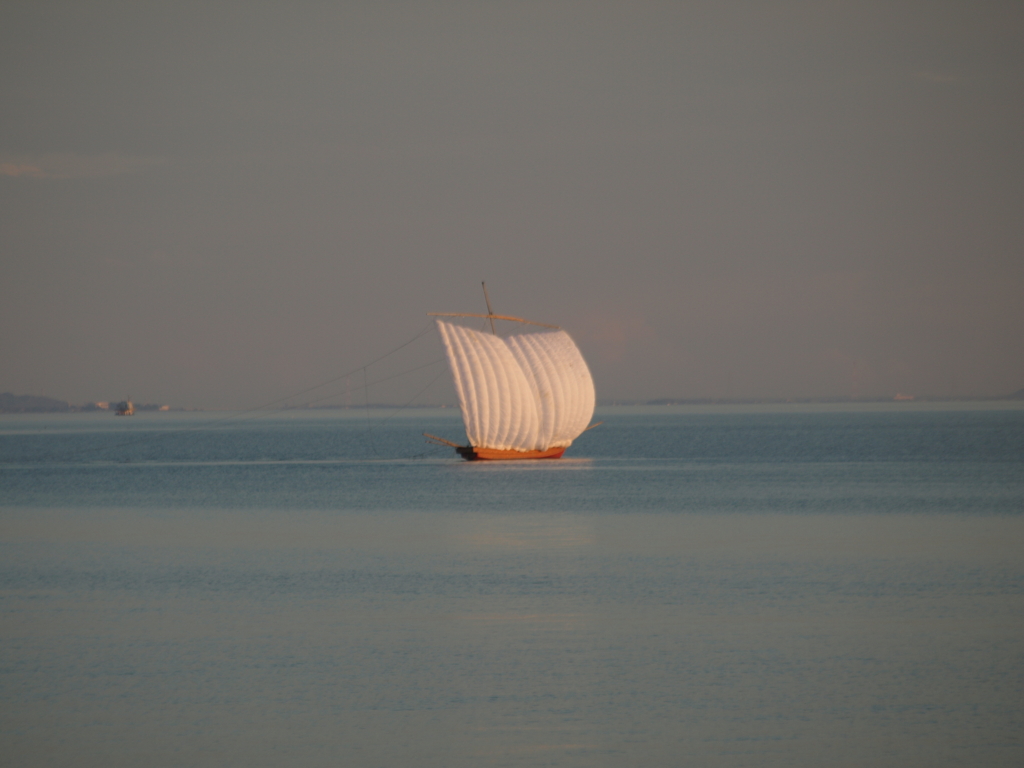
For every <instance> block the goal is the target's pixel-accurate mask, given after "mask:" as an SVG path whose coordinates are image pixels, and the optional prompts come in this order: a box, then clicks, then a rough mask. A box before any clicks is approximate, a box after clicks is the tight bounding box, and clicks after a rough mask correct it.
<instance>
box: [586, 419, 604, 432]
mask: <svg viewBox="0 0 1024 768" xmlns="http://www.w3.org/2000/svg"><path fill="white" fill-rule="evenodd" d="M602 424H604V422H603V421H595V422H594V423H593V424H591V425H590V426H589V427H587V428H586V429H584V430H583V432H589V431H590V430H592V429H593V428H594V427H600V426H601V425H602ZM583 432H580V434H581V435H582V434H583Z"/></svg>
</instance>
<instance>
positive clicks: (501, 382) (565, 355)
mask: <svg viewBox="0 0 1024 768" xmlns="http://www.w3.org/2000/svg"><path fill="white" fill-rule="evenodd" d="M485 294H486V287H485ZM487 308H488V313H487V314H486V315H476V314H468V313H455V312H431V313H430V314H431V315H434V316H438V317H479V318H487V319H489V320H490V321H491V333H490V334H487V333H481V332H480V331H475V330H473V329H471V328H466V327H465V326H461V325H456V324H454V323H450V322H446V321H444V320H437V321H436V322H437V328H438V331H439V332H440V334H441V340H442V342H443V343H444V349H445V353H446V355H447V358H448V367H449V369H450V370H451V374H452V379H453V381H454V384H455V391H456V393H457V394H458V397H459V408H460V409H461V410H462V421H463V423H464V424H465V426H466V437H467V439H468V441H469V445H459V444H457V443H453V442H451V441H449V440H445V439H444V438H439V437H436V436H434V435H427V437H429V438H431V439H432V440H434V441H435V442H436V443H440V444H443V445H450V446H452V447H453V448H455V450H456V451H457V452H458V454H459V455H460V456H462V457H463V458H464V459H467V460H469V461H475V460H481V459H557V458H560V457H561V456H562V454H563V453H565V449H566V448H568V447H569V446H570V445H571V444H572V441H573V440H575V439H576V438H577V437H579V436H580V434H581V433H583V432H585V431H586V430H587V429H589V428H590V427H588V426H587V425H588V424H589V422H590V419H591V417H592V416H593V415H594V401H595V396H594V380H593V379H592V378H591V376H590V369H589V368H587V363H586V361H585V360H584V359H583V355H581V354H580V351H579V349H577V348H576V345H575V344H574V343H573V340H572V339H571V338H570V337H569V334H568V333H566V332H565V331H563V330H562V329H561V328H559V327H558V326H554V325H545V324H544V323H534V322H531V321H529V320H523V319H522V318H519V317H509V316H507V315H495V314H494V313H493V312H491V311H490V302H489V301H488V307H487ZM495 320H510V321H512V322H517V323H524V324H527V325H535V326H541V327H543V328H547V329H548V330H545V331H539V332H531V333H521V334H516V335H512V336H506V337H504V338H502V337H500V336H498V335H497V334H496V333H495V332H494V321H495ZM593 426H597V425H596V424H594V425H593Z"/></svg>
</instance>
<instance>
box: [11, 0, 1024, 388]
mask: <svg viewBox="0 0 1024 768" xmlns="http://www.w3.org/2000/svg"><path fill="white" fill-rule="evenodd" d="M211 6H212V7H211ZM0 98H2V110H0V216H2V228H0V236H2V251H0V259H2V272H0V274H2V280H0V328H2V330H0V391H12V392H14V393H17V394H21V393H31V394H44V395H50V396H52V397H58V398H61V399H68V400H71V401H72V402H82V401H86V400H100V399H102V400H106V399H109V398H115V397H122V396H124V394H126V393H130V394H131V395H132V396H133V398H134V399H135V400H136V401H143V402H166V403H171V404H174V405H183V406H191V407H202V408H217V407H230V406H243V407H248V406H255V405H259V404H261V403H263V402H265V401H269V400H271V399H273V398H276V397H279V396H283V395H287V394H289V393H292V392H296V391H298V390H300V389H303V388H305V387H308V386H312V385H314V384H317V383H319V382H320V381H323V380H325V379H329V378H332V377H334V376H338V375H340V374H343V373H345V372H346V371H347V370H350V369H352V368H355V367H357V366H359V365H361V364H362V363H364V362H366V361H368V360H370V359H372V358H374V357H376V356H378V355H379V354H382V353H383V352H386V351H387V350H389V349H391V348H393V347H395V346H397V345H399V344H401V343H402V342H404V341H406V340H408V339H409V338H411V337H412V336H414V335H415V334H416V333H417V332H419V331H420V330H422V329H423V328H424V327H425V325H426V322H427V319H426V318H425V316H424V315H425V313H426V312H429V311H469V312H480V311H483V310H484V304H483V299H482V296H481V293H480V281H481V280H487V283H488V288H489V289H490V293H491V299H492V301H493V303H494V305H495V310H496V311H500V312H506V313H510V314H518V315H521V316H525V317H529V318H531V319H535V320H539V321H542V322H549V323H556V324H558V325H561V326H563V327H565V328H566V329H567V330H568V331H569V332H570V333H571V334H572V335H573V336H574V337H575V338H576V339H577V341H578V342H579V344H580V346H581V348H582V350H583V353H584V355H585V356H586V357H587V359H588V361H589V362H590V364H591V367H592V369H593V372H594V378H595V381H596V384H597V389H598V397H599V399H602V400H609V399H627V398H628V399H652V398H661V397H680V398H683V397H708V396H716V397H803V396H830V395H857V396H874V395H884V396H891V395H894V394H896V393H897V392H904V393H909V394H918V395H921V394H934V395H965V394H982V395H996V394H1004V393H1008V392H1011V391H1014V390H1017V389H1019V388H1021V387H1024V344H1022V339H1024V4H1021V3H1019V2H1013V3H999V2H986V3H973V2H947V3H944V2H937V1H936V0H928V1H927V2H886V3H866V2H861V1H858V2H849V3H841V2H838V3H837V2H807V3H801V2H779V3H766V2H750V3H737V2H706V3H705V2H699V3H690V2H665V3H661V2H617V3H599V2H585V3H574V2H549V1H545V2H536V3H531V2H516V3H501V2H487V3H481V2H468V3H432V2H415V3H413V2H409V3H391V2H337V3H302V2H298V3H295V2H290V3H287V4H286V3H241V4H235V3H206V2H203V3H195V4H190V3H184V2H174V3H145V2H124V3H100V2H80V3H54V2H40V1H39V0H31V1H30V2H16V1H14V0H4V2H3V3H0ZM426 343H428V348H429V349H428V352H426V353H424V354H427V355H428V356H430V355H435V354H436V355H439V354H440V351H439V350H440V343H439V341H438V340H437V338H436V334H432V338H428V339H427V340H426ZM445 392H447V393H448V394H449V395H450V389H449V390H442V391H441V394H442V395H444V393H445ZM410 396H411V393H410ZM434 399H435V400H437V399H445V398H444V397H443V396H441V395H439V396H438V397H436V398H434ZM451 400H452V401H454V397H453V396H451Z"/></svg>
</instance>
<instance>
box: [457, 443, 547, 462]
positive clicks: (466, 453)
mask: <svg viewBox="0 0 1024 768" xmlns="http://www.w3.org/2000/svg"><path fill="white" fill-rule="evenodd" d="M455 450H456V451H458V452H459V456H461V457H462V458H464V459H465V460H466V461H509V460H511V459H560V458H562V454H563V453H565V446H562V447H560V448H548V449H547V450H544V451H499V450H497V449H496V448H477V447H475V446H473V447H470V446H459V447H458V448H456V449H455Z"/></svg>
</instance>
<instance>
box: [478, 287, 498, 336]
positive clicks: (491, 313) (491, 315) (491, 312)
mask: <svg viewBox="0 0 1024 768" xmlns="http://www.w3.org/2000/svg"><path fill="white" fill-rule="evenodd" d="M480 285H482V286H483V287H484V301H486V302H487V316H488V317H489V318H490V319H491V335H492V336H497V335H498V332H497V331H496V330H494V310H493V309H491V297H490V296H488V295H487V282H486V281H485V280H481V281H480Z"/></svg>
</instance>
